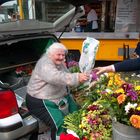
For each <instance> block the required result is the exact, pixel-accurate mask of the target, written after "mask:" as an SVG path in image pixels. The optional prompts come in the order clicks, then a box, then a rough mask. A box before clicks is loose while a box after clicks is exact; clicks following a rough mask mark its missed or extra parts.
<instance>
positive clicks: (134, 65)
mask: <svg viewBox="0 0 140 140" xmlns="http://www.w3.org/2000/svg"><path fill="white" fill-rule="evenodd" d="M114 67H115V71H116V72H123V71H137V70H140V58H136V59H128V60H124V61H122V62H118V63H115V64H114Z"/></svg>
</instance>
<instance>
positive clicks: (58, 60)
mask: <svg viewBox="0 0 140 140" xmlns="http://www.w3.org/2000/svg"><path fill="white" fill-rule="evenodd" d="M51 59H52V61H53V62H54V63H55V64H56V65H60V64H62V63H64V61H65V50H64V49H57V50H55V51H54V52H52V54H51Z"/></svg>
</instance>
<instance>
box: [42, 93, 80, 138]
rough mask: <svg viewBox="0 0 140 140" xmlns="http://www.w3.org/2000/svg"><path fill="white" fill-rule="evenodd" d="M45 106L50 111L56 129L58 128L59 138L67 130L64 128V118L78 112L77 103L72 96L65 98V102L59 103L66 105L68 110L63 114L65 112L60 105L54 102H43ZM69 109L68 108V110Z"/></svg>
mask: <svg viewBox="0 0 140 140" xmlns="http://www.w3.org/2000/svg"><path fill="white" fill-rule="evenodd" d="M43 103H44V106H45V108H46V109H47V110H48V112H49V113H50V115H51V117H52V119H53V121H54V123H55V125H56V128H57V135H58V136H59V135H60V134H61V133H62V132H64V131H65V129H64V128H63V127H62V125H63V122H64V117H65V116H66V115H67V114H68V113H72V112H74V111H77V110H78V106H77V104H76V102H75V101H74V100H73V98H72V96H71V95H67V96H65V97H64V101H63V99H62V100H61V101H60V102H59V103H60V105H61V104H62V105H63V103H64V104H65V105H66V108H65V110H64V112H63V110H60V108H59V107H60V106H59V104H58V105H57V104H55V103H54V102H52V101H49V100H43ZM67 107H68V108H67ZM67 111H68V112H67Z"/></svg>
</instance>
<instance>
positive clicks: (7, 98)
mask: <svg viewBox="0 0 140 140" xmlns="http://www.w3.org/2000/svg"><path fill="white" fill-rule="evenodd" d="M17 112H18V105H17V100H16V97H15V94H14V92H13V91H12V90H1V91H0V119H2V118H6V117H9V116H11V115H14V114H16V113H17Z"/></svg>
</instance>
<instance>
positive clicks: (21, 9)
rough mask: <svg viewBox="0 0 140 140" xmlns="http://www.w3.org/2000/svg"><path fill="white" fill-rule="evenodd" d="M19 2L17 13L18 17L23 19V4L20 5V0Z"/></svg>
mask: <svg viewBox="0 0 140 140" xmlns="http://www.w3.org/2000/svg"><path fill="white" fill-rule="evenodd" d="M18 3H19V15H20V19H24V14H23V7H22V6H23V5H22V0H18Z"/></svg>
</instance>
